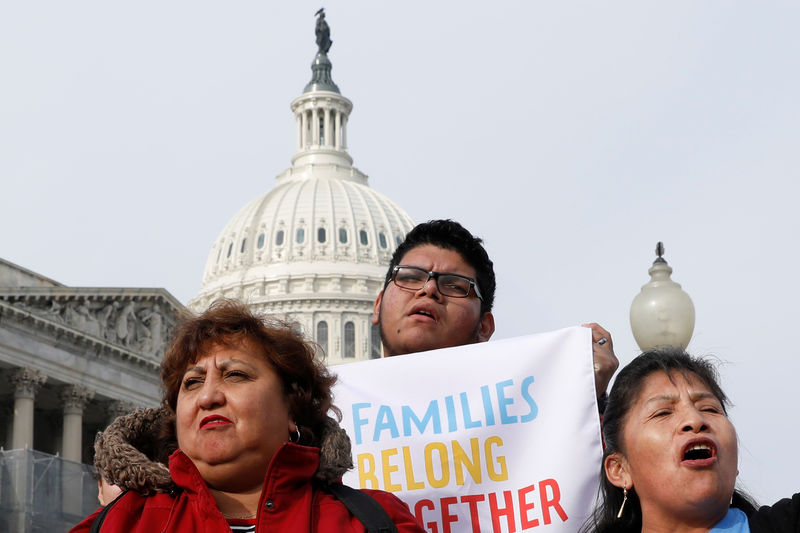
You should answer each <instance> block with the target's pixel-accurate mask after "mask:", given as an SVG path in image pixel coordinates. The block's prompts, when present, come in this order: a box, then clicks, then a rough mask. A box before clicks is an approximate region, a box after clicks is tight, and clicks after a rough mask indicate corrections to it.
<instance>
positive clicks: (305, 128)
mask: <svg viewBox="0 0 800 533" xmlns="http://www.w3.org/2000/svg"><path fill="white" fill-rule="evenodd" d="M300 117H301V122H302V123H303V124H302V129H303V133H302V134H301V137H302V141H301V142H302V144H301V146H300V150H305V149H306V146H308V145H309V139H308V114H307V113H306V112H305V111H301V112H300Z"/></svg>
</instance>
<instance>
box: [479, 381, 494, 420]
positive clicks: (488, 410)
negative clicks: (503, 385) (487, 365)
mask: <svg viewBox="0 0 800 533" xmlns="http://www.w3.org/2000/svg"><path fill="white" fill-rule="evenodd" d="M481 396H482V397H483V414H485V415H486V427H489V426H493V425H494V411H493V410H492V396H491V395H490V394H489V385H482V386H481Z"/></svg>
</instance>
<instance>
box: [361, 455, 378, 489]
mask: <svg viewBox="0 0 800 533" xmlns="http://www.w3.org/2000/svg"><path fill="white" fill-rule="evenodd" d="M356 463H357V464H358V485H359V487H361V488H362V489H376V490H377V489H378V488H379V487H378V476H376V475H375V458H374V457H373V456H372V454H371V453H360V454H358V457H356ZM367 481H369V482H371V483H372V486H371V487H367Z"/></svg>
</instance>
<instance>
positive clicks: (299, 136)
mask: <svg viewBox="0 0 800 533" xmlns="http://www.w3.org/2000/svg"><path fill="white" fill-rule="evenodd" d="M295 118H296V119H297V151H298V152H299V151H300V150H302V149H303V113H298V114H297V115H295Z"/></svg>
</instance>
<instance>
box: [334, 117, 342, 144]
mask: <svg viewBox="0 0 800 533" xmlns="http://www.w3.org/2000/svg"><path fill="white" fill-rule="evenodd" d="M335 113H336V115H335V117H334V128H335V129H336V131H335V133H334V145H333V146H334V148H336V149H337V150H339V149H341V148H342V112H341V111H339V110H338V109H337V110H336V111H335Z"/></svg>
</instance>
